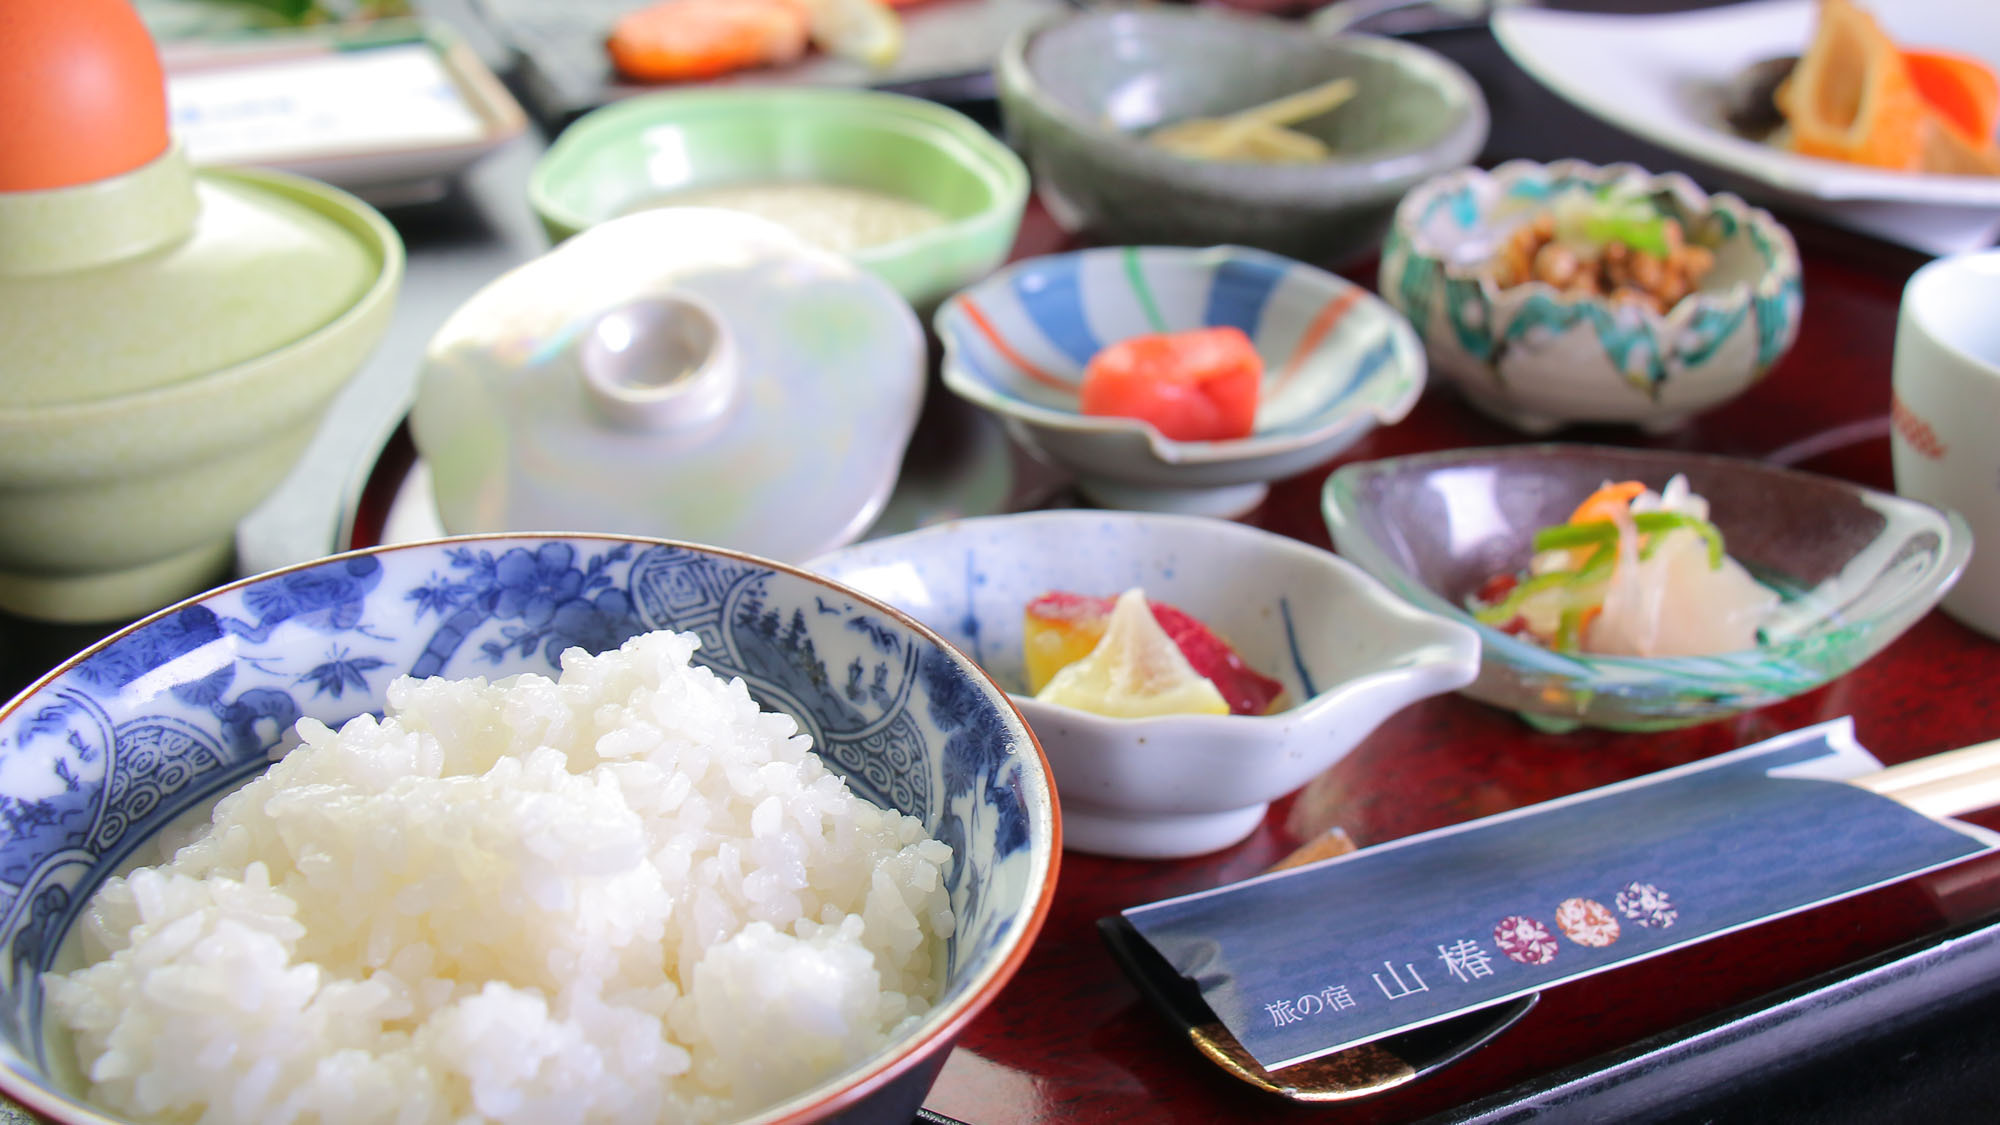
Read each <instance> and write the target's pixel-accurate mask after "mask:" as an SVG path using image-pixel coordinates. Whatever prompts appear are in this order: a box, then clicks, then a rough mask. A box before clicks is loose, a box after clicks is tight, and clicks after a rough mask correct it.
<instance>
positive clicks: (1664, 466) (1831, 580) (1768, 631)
mask: <svg viewBox="0 0 2000 1125" xmlns="http://www.w3.org/2000/svg"><path fill="white" fill-rule="evenodd" d="M1676 473H1683V474H1685V475H1686V476H1687V478H1688V483H1689V485H1690V486H1692V488H1693V489H1694V491H1695V492H1696V493H1698V494H1700V495H1702V496H1704V497H1706V498H1707V499H1708V501H1709V505H1710V507H1709V513H1710V518H1711V519H1712V520H1713V522H1714V523H1715V525H1716V527H1717V528H1718V529H1720V530H1721V532H1722V536H1723V540H1724V543H1725V545H1726V547H1727V549H1728V552H1729V554H1730V555H1731V557H1733V558H1735V559H1736V560H1737V561H1739V562H1741V563H1742V564H1743V565H1744V566H1745V567H1747V568H1748V569H1749V571H1750V573H1751V574H1753V575H1754V576H1756V577H1757V579H1758V580H1759V581H1761V582H1763V583H1765V584H1766V585H1768V586H1770V587H1772V588H1773V589H1775V590H1777V591H1778V593H1779V594H1780V595H1781V596H1782V597H1783V602H1782V604H1781V605H1780V606H1779V608H1778V610H1777V612H1776V613H1775V615H1774V616H1773V618H1772V619H1771V620H1769V621H1767V622H1766V623H1765V625H1764V628H1763V629H1762V630H1761V631H1760V634H1759V635H1760V638H1761V643H1760V644H1759V646H1758V647H1757V648H1754V649H1748V650H1744V651H1741V652H1726V653H1718V654H1716V655H1713V656H1683V657H1654V658H1641V657H1623V656H1602V655H1594V654H1589V653H1559V652H1554V651H1552V650H1550V649H1547V648H1544V647H1542V646H1541V645H1539V644H1536V643H1534V642H1533V641H1530V640H1527V639H1524V638H1521V637H1517V636H1513V635H1511V634H1508V633H1504V632H1502V631H1500V630H1498V629H1494V628H1490V627H1488V626H1486V625H1481V624H1479V623H1478V622H1477V621H1476V620H1474V618H1473V616H1472V614H1471V613H1470V612H1468V611H1467V609H1466V604H1467V599H1468V598H1469V597H1470V596H1471V595H1472V594H1473V592H1474V591H1476V590H1477V589H1478V588H1479V587H1480V585H1481V584H1482V583H1484V582H1485V581H1486V580H1487V579H1489V578H1491V577H1492V576H1494V575H1496V574H1512V573H1515V572H1516V571H1518V570H1520V569H1521V568H1522V567H1523V566H1525V565H1526V564H1527V561H1528V559H1529V557H1530V556H1531V554H1532V553H1533V549H1532V547H1531V545H1530V541H1531V540H1532V538H1533V537H1534V533H1535V532H1536V531H1537V530H1539V529H1541V528H1544V527H1548V526H1551V525H1553V524H1558V523H1562V522H1564V521H1565V520H1567V519H1568V518H1569V514H1570V511H1571V509H1572V508H1574V507H1575V505H1576V503H1577V502H1578V501H1579V500H1580V499H1581V498H1583V497H1584V496H1586V495H1588V494H1589V493H1590V492H1591V491H1592V490H1593V489H1595V488H1597V487H1598V486H1599V485H1600V484H1602V483H1604V482H1605V481H1611V480H1639V481H1643V482H1645V483H1646V484H1647V485H1649V486H1650V487H1652V488H1655V489H1658V488H1660V487H1662V486H1664V485H1665V484H1666V482H1667V480H1668V479H1669V478H1670V477H1672V476H1673V475H1674V474H1676ZM1324 509H1325V515H1326V522H1327V526H1328V528H1329V529H1330V530H1331V531H1332V534H1333V541H1334V545H1335V547H1336V548H1337V549H1338V550H1339V551H1340V553H1341V554H1342V555H1345V556H1346V557H1347V558H1349V559H1352V560H1353V561H1354V562H1355V563H1357V564H1359V565H1360V566H1361V567H1362V568H1363V569H1364V570H1366V571H1368V572H1369V573H1370V574H1372V575H1374V576H1375V577H1376V578H1379V579H1381V580H1382V581H1383V582H1384V583H1386V584H1387V585H1388V586H1389V587H1390V588H1391V589H1393V590H1395V591H1396V592H1397V593H1398V594H1400V595H1402V596H1403V597H1404V598H1406V599H1407V600H1409V601H1410V602H1411V603H1412V604H1413V605H1416V606H1418V607H1419V608H1422V609H1427V610H1430V611H1432V612H1434V613H1440V614H1444V615H1446V616H1448V617H1451V618H1454V619H1456V620H1458V621H1462V622H1465V623H1467V624H1469V625H1472V626H1473V627H1474V628H1475V629H1477V630H1478V631H1479V637H1480V642H1481V668H1480V672H1479V678H1478V679H1477V680H1476V681H1474V682H1473V684H1472V685H1471V686H1470V687H1467V688H1466V689H1465V694H1467V695H1469V696H1471V697H1473V698H1474V699H1479V700H1483V701H1485V702H1487V703H1491V704H1493V705H1495V706H1498V707H1505V708H1508V709H1510V710H1514V711H1517V712H1519V713H1520V714H1521V717H1522V718H1523V719H1525V720H1527V721H1528V722H1529V723H1530V724H1532V725H1534V726H1537V727H1540V728H1542V729H1546V730H1568V729H1571V728H1574V727H1577V726H1594V727H1604V728H1608V729H1612V730H1664V729H1668V728H1673V727H1682V726H1689V725H1692V724H1695V723H1704V722H1709V721H1712V720H1715V719H1721V718H1726V717H1728V716H1730V715H1734V714H1737V713H1738V712H1742V711H1747V710H1750V709H1752V708H1755V707H1761V706H1764V705H1765V704H1769V703H1775V702H1777V701H1779V700H1781V699H1788V698H1790V697H1792V696H1795V695H1800V694H1802V693H1804V692H1808V691H1811V690H1813V689H1815V688H1818V687H1821V686H1823V685H1825V684H1827V683H1828V682H1830V681H1832V680H1833V679H1835V678H1837V677H1839V676H1842V675H1845V674H1846V673H1847V672H1849V671H1851V670H1852V669H1854V668H1855V667H1856V666H1858V665H1860V664H1861V663H1862V662H1863V661H1865V660H1867V659H1868V658H1869V657H1871V656H1873V655H1875V654H1876V653H1877V652H1880V651H1881V650H1882V649H1883V648H1884V647H1885V646H1886V645H1888V644H1889V642H1890V641H1893V640H1895V639H1896V638H1897V637H1898V636H1900V635H1902V633H1903V631H1904V630H1905V629H1908V628H1909V627H1910V626H1911V625H1912V624H1914V623H1915V622H1916V620H1917V619H1918V618H1920V617H1922V616H1923V615H1924V614H1925V613H1926V612H1928V611H1929V610H1930V608H1931V607H1932V606H1933V605H1935V604H1936V603H1937V601H1938V599H1939V598H1941V597H1943V596H1944V593H1945V591H1946V590H1949V589H1950V588H1951V585H1952V583H1954V582H1956V581H1957V580H1958V575H1959V573H1960V571H1961V570H1963V569H1964V567H1965V562H1966V560H1967V559H1968V558H1969V557H1970V556H1971V552H1972V542H1971V533H1970V532H1969V530H1968V529H1967V527H1966V524H1965V521H1964V520H1963V519H1961V518H1960V517H1959V516H1958V514H1957V513H1954V512H1943V511H1939V510H1938V509H1936V508H1932V507H1930V506H1928V505H1926V504H1920V503H1918V502H1916V501H1914V500H1906V499H1904V498H1902V497H1898V496H1892V495H1889V494H1887V493H1883V492H1877V491H1875V490H1873V489H1868V488H1863V487H1861V486H1859V485H1855V484H1850V483H1848V482H1846V481H1841V480H1836V479H1833V478H1831V477H1823V476H1816V475H1813V474H1809V473H1802V472H1796V471H1793V470H1790V469H1784V468H1779V467H1777V466H1773V465H1766V464H1762V463H1760V462H1756V461H1745V460H1739V459H1736V458H1730V457H1717V456H1712V455H1708V454H1697V453H1681V452H1676V451H1672V450H1647V449H1612V448H1602V447H1597V446H1588V445H1523V446H1507V447H1500V448H1491V449H1461V450H1452V451H1449V452H1444V453H1432V454H1420V455H1415V456H1408V457H1391V458H1385V459H1383V460H1379V461H1368V462H1359V463H1356V464H1351V465H1345V466H1342V467H1341V468H1340V469H1338V470H1337V471H1335V472H1334V474H1333V475H1332V476H1331V477H1329V478H1328V479H1327V483H1326V489H1325V493H1324Z"/></svg>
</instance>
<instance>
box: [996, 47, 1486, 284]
mask: <svg viewBox="0 0 2000 1125" xmlns="http://www.w3.org/2000/svg"><path fill="white" fill-rule="evenodd" d="M996 76H997V82H998V86H999V94H1000V108H1001V113H1002V117H1003V118H1004V120H1005V124H1006V128H1007V134H1008V139H1009V140H1010V141H1011V142H1012V143H1013V144H1014V146H1015V148H1017V149H1019V150H1020V151H1021V152H1022V154H1023V155H1024V156H1025V157H1026V158H1027V161H1028V167H1029V170H1030V171H1031V173H1032V174H1033V179H1034V182H1035V184H1036V190H1037V191H1038V192H1039V193H1040V194H1041V197H1042V200H1043V202H1044V203H1046V204H1047V205H1048V207H1049V209H1050V211H1051V213H1052V214H1054V215H1055V217H1056V218H1057V219H1058V220H1059V221H1061V222H1063V223H1064V224H1065V225H1069V226H1076V227H1084V228H1088V229H1090V230H1091V231H1093V232H1094V233H1096V234H1097V235H1099V236H1101V237H1103V238H1106V239H1109V240H1112V241H1117V242H1131V243H1180V244H1185V245H1209V244H1213V243H1234V244H1237V245H1242V246H1256V247H1260V248H1262V249H1267V250H1274V251H1277V252H1278V253H1281V254H1289V255H1291V256H1293V257H1296V258H1304V259H1308V260H1316V261H1334V260H1338V259H1340V258H1343V257H1346V256H1349V255H1352V254H1355V253H1359V252H1361V251H1363V250H1366V249H1369V248H1371V247H1372V246H1374V244H1375V243H1376V242H1377V240H1378V239H1380V238H1381V236H1382V233H1383V232H1384V231H1385V230H1386V229H1387V227H1388V223H1389V219H1390V216H1391V215H1392V214H1393V212H1394V210H1395V207H1396V203H1397V201H1398V200H1399V199H1400V198H1401V197H1402V195H1403V193H1404V192H1405V191H1407V190H1409V189H1410V188H1411V187H1412V186H1414V185H1415V184H1417V183H1419V182H1421V181H1422V180H1424V179H1426V178H1428V177H1430V176H1432V175H1434V174H1436V173H1438V172H1441V171H1443V170H1445V169H1447V168H1453V167H1457V166H1459V165H1462V164H1465V163H1467V162H1469V161H1470V160H1472V158H1473V157H1474V156H1475V155H1477V154H1478V152H1479V149H1480V146H1481V145H1482V144H1484V143H1485V140H1486V129H1487V114H1486V102H1485V99H1484V98H1482V97H1481V96H1480V93H1479V88H1478V86H1476V85H1475V84H1474V83H1473V81H1472V80H1471V79H1470V78H1469V77H1467V76H1466V74H1465V72H1464V71H1463V70H1460V69H1459V68H1458V66H1457V65H1455V64H1453V63H1452V62H1451V61H1449V60H1448V59H1445V58H1444V57H1442V56H1440V55H1438V54H1437V53H1436V52H1434V51H1430V50H1427V49H1425V48H1423V47H1419V46H1416V45H1414V44H1411V43H1405V42H1400V41H1395V40H1389V39H1376V38H1371V37H1368V36H1362V35H1348V36H1340V37H1337V38H1336V37H1321V36H1315V35H1313V34H1311V33H1310V32H1308V31H1306V30H1304V29H1303V28H1301V27H1300V26H1299V25H1297V24H1293V23H1287V22H1284V21H1280V20H1276V19H1271V18H1267V17H1261V16H1248V15H1241V14H1237V13H1231V12H1222V11H1212V10H1207V9H1190V8H1173V7H1157V8H1131V9H1118V8H1113V9H1100V10H1096V11H1088V12H1084V13H1081V14H1079V15H1075V16H1071V17H1067V18H1065V19H1062V20H1060V21H1057V22H1055V23H1051V24H1045V25H1043V26H1041V27H1039V28H1034V29H1030V30H1028V31H1026V32H1023V33H1021V34H1019V35H1016V36H1015V37H1014V39H1013V40H1012V41H1011V42H1009V43H1008V44H1007V47H1006V49H1005V50H1003V51H1002V52H1001V56H1000V61H999V64H998V67H997V69H996ZM1341 77H1352V78H1353V79H1355V81H1356V82H1357V83H1358V85H1359V87H1360V90H1359V93H1358V95H1357V96H1356V97H1355V98H1353V99H1352V100H1350V101H1348V102H1347V103H1346V104H1345V105H1342V106H1340V107H1339V108H1338V109H1335V110H1334V111H1332V112H1331V113H1328V114H1325V115H1323V116H1321V117H1319V118H1316V119H1314V120H1312V121H1309V122H1304V123H1302V124H1301V125H1300V126H1298V128H1299V129H1300V130H1301V131H1303V132H1308V133H1311V134H1313V135H1315V136H1317V137H1318V138H1319V139H1320V140H1322V141H1325V142H1326V143H1327V144H1328V145H1329V146H1330V147H1332V148H1333V149H1334V151H1335V152H1336V154H1337V155H1336V157H1335V158H1333V159H1330V160H1326V161H1321V162H1318V163H1313V164H1292V165H1270V164H1250V163H1240V162H1230V161H1203V160H1194V159H1189V158H1186V157H1181V156H1176V155H1173V154H1171V153H1168V152H1164V151H1161V150H1159V149H1156V148H1154V147H1152V146H1150V145H1147V144H1146V143H1145V142H1144V141H1143V140H1142V137H1143V135H1144V134H1145V133H1147V132H1149V131H1150V130H1152V129H1153V128H1155V127H1156V126H1160V125H1165V124H1170V123H1172V122H1175V121H1180V120H1184V119H1186V118H1189V117H1208V116H1217V115H1221V114H1226V113H1231V112H1234V111H1237V110H1242V109H1248V108H1250V107H1251V106H1254V105H1259V104H1262V103H1264V102H1267V101H1270V100H1272V99H1273V98H1277V97H1282V96H1283V95H1286V94H1290V93H1295V92H1297V91H1300V90H1304V89H1306V88H1308V87H1311V86H1315V85H1318V84H1320V83H1322V82H1326V81H1329V80H1331V79H1335V78H1341Z"/></svg>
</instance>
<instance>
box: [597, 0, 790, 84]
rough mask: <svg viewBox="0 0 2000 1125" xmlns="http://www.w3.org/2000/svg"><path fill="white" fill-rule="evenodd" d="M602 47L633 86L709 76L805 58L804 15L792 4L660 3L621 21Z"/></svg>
mask: <svg viewBox="0 0 2000 1125" xmlns="http://www.w3.org/2000/svg"><path fill="white" fill-rule="evenodd" d="M605 49H606V50H607V51H608V52H609V54H610V56H611V63H612V65H613V66H615V67H617V68H618V73H620V74H622V75H624V76H625V77H627V78H630V79H632V80H634V81H638V82H685V81H690V80H694V79H701V78H714V77H716V76H717V75H722V74H728V73H729V72H731V71H736V70H747V69H749V68H751V67H758V66H769V65H772V64H774V63H785V62H790V61H792V60H793V59H796V58H798V57H799V56H800V55H803V54H805V50H806V15H805V11H804V9H803V8H802V7H801V6H799V5H797V4H795V3H793V2H792V0H662V2H661V3H658V4H654V5H652V6H651V7H647V8H641V9H639V10H638V11H635V12H629V13H627V14H626V15H624V16H623V17H621V18H620V19H619V20H618V22H617V23H616V24H614V25H613V26H612V29H611V36H610V38H609V39H608V40H607V41H606V43H605Z"/></svg>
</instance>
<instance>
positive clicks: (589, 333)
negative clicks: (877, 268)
mask: <svg viewBox="0 0 2000 1125" xmlns="http://www.w3.org/2000/svg"><path fill="white" fill-rule="evenodd" d="M924 384H925V377H924V344H923V332H922V329H921V327H920V325H919V324H918V322H917V318H916V316H915V314H913V313H912V312H911V311H910V307H909V305H907V304H905V303H904V301H903V299H902V298H901V297H899V296H897V295H896V294H895V292H893V291H892V290H891V289H890V288H889V286H888V285H887V284H886V283H884V282H883V281H881V280H880V279H878V278H876V277H874V276H872V275H870V274H868V273H866V272H864V271H862V270H861V269H860V268H858V267H857V266H856V265H855V264H854V263H853V262H851V261H849V260H848V259H846V258H843V257H841V256H840V255H838V254H834V253H831V252H829V251H826V250H821V249H817V248H815V247H813V246H811V245H808V244H807V243H806V242H805V241H804V240H803V239H802V238H800V237H798V236H797V235H794V234H792V233H791V232H789V231H787V230H785V229H783V228H781V227H779V226H778V225H776V224H775V223H771V222H768V221H766V220H763V219H759V218H756V217H754V216H751V215H744V214H739V213H737V212H734V211H718V210H711V209H706V208H661V209H656V210H651V211H643V212H640V213H637V214H633V215H627V216H625V217H623V218H619V219H613V220H610V221H609V222H606V223H602V224H599V225H597V226H594V227H592V228H591V229H589V230H587V231H584V232H583V233H582V234H579V235H577V236H576V237H575V238H572V239H570V240H569V241H567V242H564V243H563V244H561V245H560V246H557V247H556V248H555V249H554V250H552V251H550V252H549V253H548V254H547V255H545V256H543V257H541V258H538V259H536V260H534V261H532V262H529V263H528V264H526V265H524V266H521V267H519V268H517V269H515V270H513V271H512V272H510V273H508V274H506V275H504V276H503V277H501V278H500V279H498V280H496V281H494V282H493V283H492V284H490V285H488V286H486V288H484V289H482V290H480V291H479V293H478V294H476V295H475V296H474V297H473V298H472V299H471V300H470V301H468V302H466V304H465V305H464V306H462V307H461V308H460V309H459V310H458V311H457V312H455V313H453V314H452V316H451V318H450V319H449V320H447V321H446V322H445V324H444V326H443V327H442V328H440V329H439V330H438V332H437V335H436V336H435V337H434V338H433V339H432V341H431V346H430V348H429V350H428V352H427V354H426V357H425V366H424V373H423V376H422V378H421V380H420V382H419V384H418V388H417V397H416V403H415V405H414V406H413V408H412V409H411V412H410V431H411V434H412V437H413V438H414V440H415V442H416V445H417V449H418V451H419V452H420V453H421V454H422V456H423V458H424V460H425V462H426V463H427V465H428V466H429V468H430V471H431V476H432V480H433V484H434V492H435V495H436V499H437V506H438V511H439V514H440V515H441V517H442V519H443V523H444V527H445V529H446V530H447V531H449V532H452V533H455V534H464V533H468V532H481V531H534V530H546V529H549V528H563V529H570V530H578V531H600V532H620V533H625V534H635V535H657V536H662V537H666V538H676V539H686V540H694V541H700V542H707V543H714V544H717V545H719V546H723V547H727V548H731V549H735V550H743V551H751V552H753V553H756V554H760V555H764V556H767V557H771V558H777V559H783V560H797V559H802V558H806V557H808V556H810V555H814V554H818V553H819V552H821V551H826V550H830V549H832V548H834V547H837V546H840V545H841V544H844V543H847V542H849V541H851V540H852V539H854V538H855V537H856V536H858V535H860V534H861V532H862V530H863V529H865V528H866V527H867V526H868V525H869V524H870V523H871V522H873V520H874V519H875V517H876V515H877V514H878V513H880V512H881V510H882V506H883V504H884V503H885V502H887V500H888V498H889V494H890V492H891V491H892V490H893V489H894V488H895V485H896V473H897V469H898V467H899V466H900V465H901V463H902V459H903V449H904V446H905V445H906V444H907V443H908V442H909V439H910V433H911V430H912V428H913V427H915V425H916V422H917V415H918V411H919V409H920V408H921V406H922V404H923V396H924Z"/></svg>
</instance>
